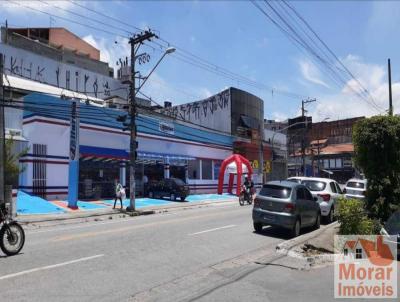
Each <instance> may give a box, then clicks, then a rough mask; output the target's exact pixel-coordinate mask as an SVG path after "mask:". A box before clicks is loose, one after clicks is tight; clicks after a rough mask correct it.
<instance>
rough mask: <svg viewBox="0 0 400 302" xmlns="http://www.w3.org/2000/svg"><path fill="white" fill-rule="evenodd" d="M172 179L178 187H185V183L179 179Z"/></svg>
mask: <svg viewBox="0 0 400 302" xmlns="http://www.w3.org/2000/svg"><path fill="white" fill-rule="evenodd" d="M172 179H173V180H174V181H175V183H176V184H177V185H178V186H184V185H185V183H184V182H183V180H182V179H179V178H172Z"/></svg>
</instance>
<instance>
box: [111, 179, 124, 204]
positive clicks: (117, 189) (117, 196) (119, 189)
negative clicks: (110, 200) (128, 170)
mask: <svg viewBox="0 0 400 302" xmlns="http://www.w3.org/2000/svg"><path fill="white" fill-rule="evenodd" d="M123 189H124V188H123V187H122V185H121V184H120V183H119V181H118V180H117V181H116V185H115V199H114V207H113V209H115V205H116V204H117V199H119V201H120V202H121V209H123V208H124V207H123V205H122V193H123Z"/></svg>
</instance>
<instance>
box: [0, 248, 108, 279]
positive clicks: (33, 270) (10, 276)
mask: <svg viewBox="0 0 400 302" xmlns="http://www.w3.org/2000/svg"><path fill="white" fill-rule="evenodd" d="M103 256H104V254H100V255H94V256H90V257H85V258H80V259H76V260H71V261H67V262H62V263H58V264H53V265H48V266H42V267H37V268H32V269H29V270H26V271H22V272H19V273H14V274H9V275H4V276H1V277H0V280H5V279H10V278H15V277H19V276H22V275H27V274H31V273H36V272H39V271H44V270H49V269H53V268H56V267H61V266H66V265H69V264H74V263H77V262H82V261H88V260H92V259H95V258H100V257H103Z"/></svg>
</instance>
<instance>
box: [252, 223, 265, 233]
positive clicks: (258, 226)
mask: <svg viewBox="0 0 400 302" xmlns="http://www.w3.org/2000/svg"><path fill="white" fill-rule="evenodd" d="M253 227H254V231H256V233H261V231H262V228H263V225H262V223H260V222H253Z"/></svg>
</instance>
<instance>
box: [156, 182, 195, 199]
mask: <svg viewBox="0 0 400 302" xmlns="http://www.w3.org/2000/svg"><path fill="white" fill-rule="evenodd" d="M189 193H190V191H189V186H188V185H187V184H185V183H184V181H183V180H181V179H179V178H167V179H163V180H160V181H158V182H152V183H149V188H148V196H149V198H156V197H158V198H163V197H166V196H167V197H169V198H170V199H171V200H176V199H177V198H180V200H181V201H185V198H186V197H187V196H188V195H189Z"/></svg>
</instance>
